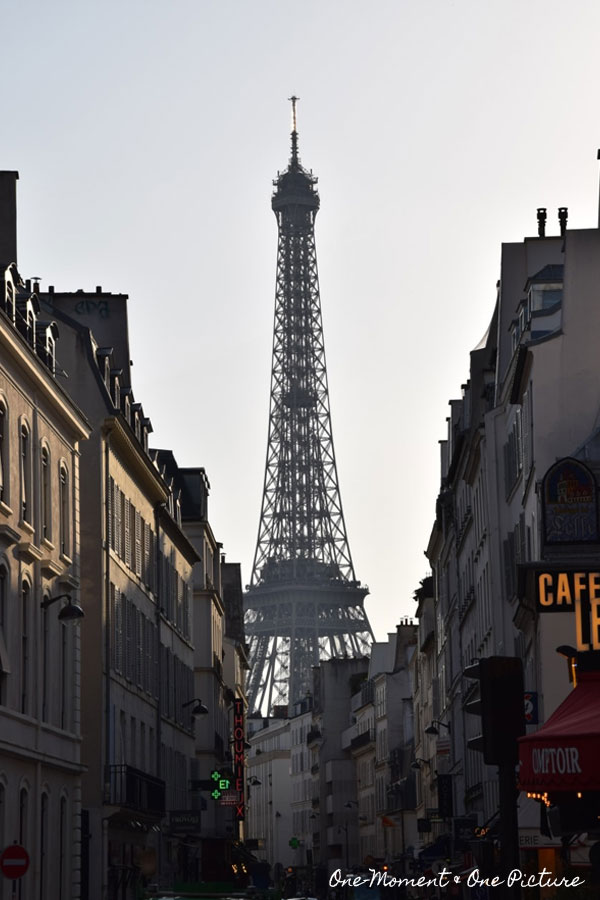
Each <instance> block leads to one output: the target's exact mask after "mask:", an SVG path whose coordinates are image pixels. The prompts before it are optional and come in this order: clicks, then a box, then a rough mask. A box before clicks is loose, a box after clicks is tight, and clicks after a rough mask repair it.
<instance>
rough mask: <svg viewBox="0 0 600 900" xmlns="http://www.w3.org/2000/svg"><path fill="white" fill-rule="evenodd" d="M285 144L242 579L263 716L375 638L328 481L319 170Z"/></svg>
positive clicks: (251, 687)
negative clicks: (256, 498)
mask: <svg viewBox="0 0 600 900" xmlns="http://www.w3.org/2000/svg"><path fill="white" fill-rule="evenodd" d="M291 100H292V118H293V124H292V135H291V139H292V152H291V158H290V162H289V165H288V167H287V169H286V170H285V171H284V172H281V173H279V174H278V176H277V178H276V179H275V181H274V182H273V184H274V192H273V197H272V207H273V212H274V213H275V216H276V218H277V226H278V248H277V283H276V291H275V323H274V334H273V363H272V372H271V399H270V412H269V438H268V446H267V461H266V467H265V481H264V489H263V498H262V509H261V516H260V524H259V529H258V540H257V544H256V553H255V556H254V565H253V569H252V577H251V583H250V585H249V587H248V589H247V592H246V594H245V599H244V605H245V630H246V638H247V640H248V643H249V646H250V662H251V664H252V669H251V673H250V676H249V679H248V685H247V693H248V701H249V708H250V710H252V711H256V712H260V713H261V714H263V715H265V714H268V713H269V712H271V710H272V709H273V707H274V706H281V705H286V704H288V705H291V704H293V703H294V702H296V701H297V700H298V699H300V698H302V697H303V696H305V695H306V694H307V692H308V691H309V690H310V685H311V671H310V670H311V666H314V665H318V663H319V662H320V661H321V660H326V659H331V658H333V657H350V656H353V657H355V656H364V655H367V654H368V652H369V646H370V643H371V641H372V639H373V634H372V631H371V626H370V625H369V621H368V619H367V615H366V612H365V610H364V605H363V604H364V598H365V596H366V595H367V593H368V589H367V587H366V586H364V585H361V584H360V582H359V581H357V579H356V576H355V574H354V567H353V564H352V557H351V555H350V547H349V545H348V538H347V535H346V526H345V523H344V514H343V510H342V501H341V497H340V490H339V485H338V476H337V468H336V462H335V453H334V449H333V437H332V431H331V416H330V411H329V391H328V387H327V369H326V365H325V345H324V341H323V325H322V321H321V299H320V295H319V278H318V272H317V253H316V246H315V231H314V225H315V218H316V214H317V212H318V209H319V204H320V201H319V194H318V192H317V178H316V177H315V176H314V175H313V174H312V171H308V170H307V169H305V168H304V167H303V166H302V165H301V163H300V158H299V154H298V132H297V128H296V101H297V98H296V97H292V98H291Z"/></svg>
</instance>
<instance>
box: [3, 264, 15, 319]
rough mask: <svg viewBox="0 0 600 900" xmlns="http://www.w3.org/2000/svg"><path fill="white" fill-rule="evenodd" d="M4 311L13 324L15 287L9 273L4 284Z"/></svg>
mask: <svg viewBox="0 0 600 900" xmlns="http://www.w3.org/2000/svg"><path fill="white" fill-rule="evenodd" d="M4 309H5V311H6V315H7V316H8V317H9V319H10V320H11V322H14V321H15V286H14V284H13V283H12V279H11V278H10V275H9V274H8V272H7V273H6V281H5V284H4Z"/></svg>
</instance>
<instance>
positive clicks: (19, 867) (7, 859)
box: [0, 844, 29, 880]
mask: <svg viewBox="0 0 600 900" xmlns="http://www.w3.org/2000/svg"><path fill="white" fill-rule="evenodd" d="M28 868H29V853H28V852H27V850H26V849H25V847H21V845H20V844H11V845H10V847H7V848H6V849H5V850H4V851H3V853H2V856H0V871H1V872H2V874H3V875H4V877H5V878H11V879H13V880H14V879H15V878H22V877H23V875H24V874H25V872H26V871H27V869H28Z"/></svg>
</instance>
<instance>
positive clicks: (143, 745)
mask: <svg viewBox="0 0 600 900" xmlns="http://www.w3.org/2000/svg"><path fill="white" fill-rule="evenodd" d="M140 769H141V770H142V772H145V771H146V726H145V725H144V723H143V722H140Z"/></svg>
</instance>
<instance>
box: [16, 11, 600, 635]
mask: <svg viewBox="0 0 600 900" xmlns="http://www.w3.org/2000/svg"><path fill="white" fill-rule="evenodd" d="M1 22H2V32H3V42H2V54H1V55H0V76H1V77H0V91H1V95H2V113H3V128H2V147H1V154H0V168H2V169H17V170H18V171H19V173H20V181H19V183H18V204H19V269H20V271H21V274H22V275H23V276H24V277H32V276H41V278H42V288H44V287H47V286H48V284H53V285H55V286H56V289H57V290H76V289H78V288H83V289H85V290H94V288H95V286H96V285H102V286H103V288H104V289H105V290H108V291H113V292H115V293H119V292H123V293H127V294H129V296H130V306H129V310H130V311H129V315H130V342H131V352H132V358H133V361H134V364H135V365H134V369H133V373H132V377H133V388H134V394H135V398H136V400H139V401H141V402H142V403H143V405H144V410H145V412H146V414H147V415H149V416H150V417H151V419H152V422H153V425H154V429H155V434H154V435H152V445H153V446H160V447H168V448H171V449H172V450H173V452H174V453H175V456H176V458H177V460H178V462H179V464H180V465H183V466H196V465H201V466H204V467H205V468H206V470H207V474H208V477H209V480H210V482H211V499H210V507H209V510H210V518H211V521H212V524H213V528H214V531H215V534H216V537H217V539H218V540H220V541H221V542H222V543H223V544H224V550H225V552H226V554H227V559H228V560H229V561H240V562H241V563H242V572H243V579H244V582H245V583H247V582H248V581H249V580H250V568H251V564H252V559H253V554H254V546H255V542H256V535H257V530H258V519H259V513H260V502H261V493H262V486H263V477H264V464H265V453H266V444H267V423H268V403H269V381H270V368H271V344H272V326H273V308H274V288H275V261H276V248H277V229H276V222H275V217H274V215H273V213H272V211H271V208H270V196H271V190H272V180H273V178H274V177H275V176H276V174H277V170H278V169H279V170H281V169H284V168H285V167H286V165H287V162H288V157H289V131H290V112H289V103H288V100H287V98H288V97H290V96H291V95H292V94H293V93H294V94H296V95H298V96H299V97H300V103H299V106H298V130H299V141H300V156H301V160H302V162H303V164H304V165H305V166H307V167H308V168H312V169H313V171H314V172H315V174H316V175H317V176H318V177H319V191H320V196H321V211H320V213H319V215H318V217H317V227H316V237H317V254H318V261H319V274H320V284H321V301H322V308H323V322H324V331H325V345H326V353H327V365H328V376H329V387H330V401H331V408H332V420H333V435H334V442H335V449H336V456H337V463H338V472H339V478H340V487H341V494H342V501H343V505H344V511H345V517H346V526H347V530H348V536H349V541H350V547H351V551H352V555H353V559H354V564H355V569H356V574H357V577H358V578H359V579H360V580H361V581H363V582H365V583H366V584H368V585H369V587H370V590H371V594H370V597H369V598H368V599H367V612H368V614H369V617H370V620H371V623H372V625H373V628H374V630H375V633H376V636H377V637H378V638H379V639H383V638H384V637H385V634H386V632H387V631H391V630H394V628H395V625H396V624H397V622H398V621H399V619H400V618H401V617H402V616H407V615H409V616H410V615H412V614H413V612H414V608H415V604H414V601H413V599H412V595H413V592H414V590H415V588H416V587H417V586H418V584H419V581H420V579H421V578H423V577H424V575H426V574H427V571H428V565H427V560H426V559H425V556H424V549H425V547H426V546H427V542H428V538H429V534H430V532H431V527H432V524H433V520H434V514H435V498H436V496H437V492H438V488H439V448H438V441H439V440H440V439H443V438H444V436H445V427H446V423H445V419H446V416H447V414H448V405H447V404H448V400H450V399H451V398H453V397H456V396H459V395H460V386H461V384H462V383H463V382H464V381H465V380H466V378H467V377H468V365H469V351H470V350H471V349H473V348H474V347H475V345H476V344H477V343H478V342H479V340H480V338H481V337H482V335H483V333H484V332H485V330H486V328H487V325H488V323H489V319H490V317H491V314H492V309H493V304H494V298H495V284H496V280H497V278H498V276H499V269H498V266H499V259H500V244H501V242H502V241H515V240H521V239H522V238H523V237H524V236H525V235H533V234H535V231H536V208H537V207H538V206H546V207H548V233H549V234H553V233H558V221H557V214H556V210H557V208H558V207H559V206H568V207H569V227H574V228H587V227H593V226H595V225H596V223H597V217H598V211H597V210H598V162H597V160H596V152H597V149H598V147H600V116H599V113H598V103H597V97H596V91H597V85H598V84H599V83H600V53H599V52H598V47H599V46H600V4H599V3H598V2H597V0H572V2H571V3H569V4H567V3H565V2H564V0H560V2H558V0H491V2H481V0H455V2H451V0H447V2H441V0H412V2H406V0H394V2H392V0H373V2H370V3H366V2H355V0H303V2H302V3H292V2H288V0H254V2H250V0H211V2H208V0H162V2H158V0H53V2H52V3H48V2H47V0H37V2H32V0H19V2H10V0H4V2H3V3H2V16H1ZM59 348H60V345H59ZM58 356H59V358H60V349H59V350H58Z"/></svg>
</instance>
